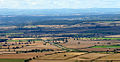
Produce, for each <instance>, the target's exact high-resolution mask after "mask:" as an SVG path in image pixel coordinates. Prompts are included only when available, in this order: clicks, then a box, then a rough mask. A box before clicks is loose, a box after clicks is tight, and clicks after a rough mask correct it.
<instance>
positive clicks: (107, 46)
mask: <svg viewBox="0 0 120 62" xmlns="http://www.w3.org/2000/svg"><path fill="white" fill-rule="evenodd" d="M91 48H120V45H104V46H93V47H91Z"/></svg>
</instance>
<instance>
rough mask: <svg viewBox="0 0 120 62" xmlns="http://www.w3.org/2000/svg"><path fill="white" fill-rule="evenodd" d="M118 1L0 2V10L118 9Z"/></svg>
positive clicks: (9, 0)
mask: <svg viewBox="0 0 120 62" xmlns="http://www.w3.org/2000/svg"><path fill="white" fill-rule="evenodd" d="M119 3H120V1H119V0H0V8H4V7H5V8H17V9H19V8H22V9H24V8H27V9H30V8H31V9H32V8H36V9H56V8H75V9H78V8H117V7H119V8H120V4H119Z"/></svg>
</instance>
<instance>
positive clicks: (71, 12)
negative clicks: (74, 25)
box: [0, 8, 120, 16]
mask: <svg viewBox="0 0 120 62" xmlns="http://www.w3.org/2000/svg"><path fill="white" fill-rule="evenodd" d="M97 14H120V8H88V9H0V15H35V16H36V15H39V16H48V15H49V16H51V15H52V16H53V15H56V16H60V15H97Z"/></svg>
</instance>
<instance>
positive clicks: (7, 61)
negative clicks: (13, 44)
mask: <svg viewBox="0 0 120 62" xmlns="http://www.w3.org/2000/svg"><path fill="white" fill-rule="evenodd" d="M24 61H25V60H24V59H0V62H24Z"/></svg>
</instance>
